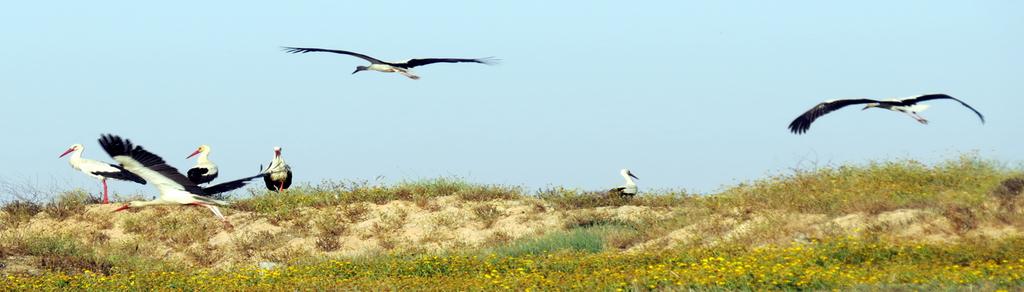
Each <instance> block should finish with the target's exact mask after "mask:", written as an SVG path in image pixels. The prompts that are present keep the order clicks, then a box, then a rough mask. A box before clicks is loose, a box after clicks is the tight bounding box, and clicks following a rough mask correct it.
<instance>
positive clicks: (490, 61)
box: [392, 58, 497, 68]
mask: <svg viewBox="0 0 1024 292" xmlns="http://www.w3.org/2000/svg"><path fill="white" fill-rule="evenodd" d="M434 63H480V64H486V65H493V64H495V63H497V60H495V59H493V58H480V59H458V58H428V59H412V60H409V61H406V62H405V63H397V64H392V65H393V66H395V67H402V68H412V67H416V66H423V65H429V64H434Z"/></svg>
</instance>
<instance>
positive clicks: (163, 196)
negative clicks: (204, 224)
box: [114, 156, 228, 222]
mask: <svg viewBox="0 0 1024 292" xmlns="http://www.w3.org/2000/svg"><path fill="white" fill-rule="evenodd" d="M114 160H116V161H117V162H119V163H121V166H123V167H124V169H127V170H128V171H131V172H132V173H134V174H136V175H138V176H140V177H142V178H144V179H146V181H148V182H150V183H152V184H153V186H154V187H156V189H157V191H159V192H160V197H159V198H157V199H156V200H152V201H132V202H129V203H128V205H129V206H130V207H133V208H134V207H142V206H151V205H201V206H204V207H206V208H209V209H210V211H212V212H213V214H214V215H216V216H217V218H220V219H221V220H224V221H225V222H226V220H227V218H225V217H224V215H222V214H221V213H220V209H218V208H217V207H216V206H214V205H220V206H227V205H228V202H225V201H221V200H214V199H210V198H202V199H200V198H197V197H199V196H198V195H195V194H192V193H189V192H187V191H185V188H184V187H183V186H182V185H181V184H178V183H176V182H174V181H173V180H171V179H169V178H167V177H166V176H164V175H162V174H160V173H158V172H156V171H153V170H152V169H149V168H148V167H145V166H143V165H142V164H141V163H139V162H138V161H136V160H135V159H132V158H131V157H130V156H116V157H114ZM211 203H212V204H211Z"/></svg>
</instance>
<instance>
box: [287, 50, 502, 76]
mask: <svg viewBox="0 0 1024 292" xmlns="http://www.w3.org/2000/svg"><path fill="white" fill-rule="evenodd" d="M283 48H284V50H285V52H289V53H293V54H297V53H309V52H327V53H335V54H343V55H349V56H355V57H358V58H361V59H363V60H366V61H368V62H370V66H357V67H356V70H355V71H352V74H356V73H359V71H366V70H372V71H377V72H384V73H395V72H397V73H399V74H402V75H405V77H409V78H410V79H413V80H417V79H420V77H419V76H416V75H415V74H412V72H410V71H409V69H412V68H413V67H417V66H423V65H429V64H434V63H480V64H486V65H492V64H494V63H496V62H497V60H495V59H493V58H479V59H460V58H425V59H410V60H406V61H403V62H385V61H381V60H378V59H376V58H373V57H370V56H367V55H363V54H360V53H354V52H349V51H342V50H329V49H320V48H294V47H283Z"/></svg>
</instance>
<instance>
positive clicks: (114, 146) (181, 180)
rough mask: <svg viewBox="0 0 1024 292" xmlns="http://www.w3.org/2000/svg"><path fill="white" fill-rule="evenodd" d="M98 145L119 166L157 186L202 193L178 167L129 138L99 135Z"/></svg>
mask: <svg viewBox="0 0 1024 292" xmlns="http://www.w3.org/2000/svg"><path fill="white" fill-rule="evenodd" d="M99 142H100V146H102V147H103V150H104V151H106V152H107V154H109V155H110V157H111V158H113V159H114V160H115V161H117V162H119V163H121V167H123V168H124V169H125V170H128V171H130V172H132V173H134V174H136V175H138V176H139V177H141V178H142V179H144V180H146V181H148V182H150V183H152V184H153V185H154V186H156V187H157V188H158V189H159V188H172V189H178V190H183V191H186V192H189V193H192V194H202V193H203V189H202V188H200V187H199V186H196V184H194V183H192V182H191V181H189V180H188V178H187V177H185V176H184V175H182V174H181V173H180V172H178V169H176V168H174V167H173V166H170V165H167V163H166V162H164V159H163V158H160V156H157V155H156V154H153V153H150V152H149V151H146V150H145V149H142V146H135V145H132V142H131V140H127V139H121V137H118V136H116V135H111V134H105V135H102V136H100V139H99Z"/></svg>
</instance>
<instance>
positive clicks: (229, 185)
mask: <svg viewBox="0 0 1024 292" xmlns="http://www.w3.org/2000/svg"><path fill="white" fill-rule="evenodd" d="M262 176H269V174H262V173H261V174H257V175H254V176H250V177H246V178H241V179H236V180H233V181H229V182H224V183H219V184H216V185H213V186H210V187H208V188H203V192H202V193H199V194H202V195H204V196H210V195H216V194H219V193H223V192H228V191H233V190H235V189H238V188H241V187H244V186H245V184H247V183H249V181H250V180H252V179H254V178H257V177H262Z"/></svg>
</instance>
